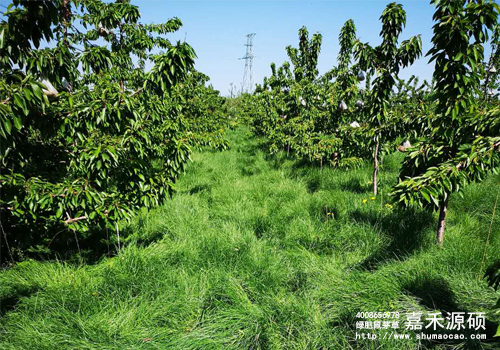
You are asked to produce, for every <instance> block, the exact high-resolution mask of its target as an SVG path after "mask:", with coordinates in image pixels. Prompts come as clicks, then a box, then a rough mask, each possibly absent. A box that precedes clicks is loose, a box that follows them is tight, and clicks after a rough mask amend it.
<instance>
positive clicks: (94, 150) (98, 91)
mask: <svg viewBox="0 0 500 350" xmlns="http://www.w3.org/2000/svg"><path fill="white" fill-rule="evenodd" d="M5 16H6V20H5V21H2V22H1V23H0V33H1V35H0V37H1V38H2V40H1V42H0V56H1V57H2V59H1V61H0V71H1V73H2V74H1V78H0V118H1V123H0V125H1V127H0V136H1V138H2V141H1V162H2V169H3V170H2V175H1V176H0V182H1V187H2V198H1V201H0V210H1V211H2V220H5V223H3V228H4V229H5V231H6V232H7V237H10V240H11V242H10V243H11V245H12V246H14V247H19V248H20V249H26V248H28V247H30V246H34V245H41V246H44V245H50V244H51V243H52V240H53V238H54V237H55V236H56V233H57V232H62V231H64V232H68V233H69V232H74V233H75V234H76V233H78V235H80V236H81V237H87V236H88V234H86V235H83V236H82V233H83V232H90V233H91V232H95V231H97V230H100V229H108V228H109V229H112V230H115V229H116V230H118V222H120V221H121V220H129V219H130V217H131V216H132V215H133V213H134V211H136V210H137V209H139V208H141V207H146V208H151V207H154V206H157V205H159V204H160V203H161V202H162V201H163V200H164V199H165V198H167V197H168V196H169V194H171V193H172V191H173V189H174V183H175V181H176V179H177V178H178V176H179V174H181V173H182V172H183V171H184V168H185V164H186V162H187V161H188V160H189V159H190V154H191V148H192V147H199V146H202V145H210V146H214V147H216V148H219V149H220V148H225V147H227V142H226V141H224V140H223V138H222V135H223V133H224V129H225V126H226V123H225V120H224V117H223V115H222V114H221V113H222V106H223V104H224V100H223V99H222V98H221V97H219V96H218V91H215V90H213V88H212V87H206V86H205V83H206V82H207V80H208V77H206V76H204V75H203V74H201V73H198V72H196V71H195V70H194V59H195V57H196V55H195V52H194V50H193V48H191V46H189V45H188V44H187V43H185V42H182V43H181V42H177V44H175V45H173V44H171V43H170V41H169V40H168V39H166V38H165V37H164V34H167V33H171V32H174V31H176V30H177V29H179V27H180V26H181V22H180V20H179V19H177V18H174V19H171V20H168V21H167V22H166V23H164V24H148V25H144V24H142V23H140V22H139V20H140V14H139V9H138V7H137V6H134V5H131V4H130V2H129V1H121V0H117V1H116V2H113V3H103V2H101V1H99V0H84V1H71V2H69V1H66V0H63V1H44V2H31V1H14V2H13V4H11V5H10V6H9V8H8V10H7V11H6V13H5ZM78 23H80V26H77V24H78ZM28 24H29V25H28ZM82 27H83V28H85V31H82V30H81V28H82ZM79 28H80V29H79ZM43 42H46V43H48V44H54V47H53V48H43V49H38V48H39V47H40V45H41V44H43ZM155 49H161V50H165V51H160V52H159V53H153V51H154V50H155ZM148 60H149V61H151V62H152V63H153V64H154V65H153V68H152V69H151V71H149V72H146V71H145V70H144V67H145V63H146V61H148ZM80 64H81V66H82V68H83V71H82V72H80V71H79V69H78V66H79V65H80ZM4 218H5V219H4ZM75 237H76V236H75ZM60 238H62V239H63V240H64V237H63V236H62V235H61V236H60ZM118 243H119V242H118Z"/></svg>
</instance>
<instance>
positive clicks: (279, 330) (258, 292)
mask: <svg viewBox="0 0 500 350" xmlns="http://www.w3.org/2000/svg"><path fill="white" fill-rule="evenodd" d="M228 138H229V140H230V142H231V149H230V150H229V151H227V152H216V153H215V152H210V151H206V152H203V153H198V152H196V153H194V154H193V156H192V157H193V162H192V163H190V164H189V165H188V169H187V171H186V174H185V175H183V176H182V177H181V178H180V179H179V181H178V183H177V188H178V190H177V191H176V193H175V194H174V195H173V197H172V199H171V200H168V201H166V202H165V203H164V204H163V205H161V206H159V207H157V208H155V209H153V210H151V211H148V212H146V211H144V212H142V213H140V214H139V215H138V216H137V217H135V218H134V219H133V220H132V222H131V226H130V234H129V235H128V236H127V240H128V241H129V242H130V243H129V244H128V245H127V246H126V247H125V248H124V249H123V250H122V253H121V254H120V256H119V257H111V258H103V259H102V260H101V261H99V262H97V263H96V264H93V265H79V264H76V265H75V264H67V263H63V262H57V261H52V262H48V261H44V262H39V261H25V262H22V263H20V264H17V265H16V266H15V267H13V268H11V269H5V270H3V271H0V300H1V301H2V309H1V310H0V348H1V349H2V350H18V349H26V350H28V349H33V350H52V349H54V348H56V349H59V348H62V349H65V348H79V349H141V350H146V349H155V348H160V349H165V348H166V349H182V350H184V349H249V348H253V349H371V348H373V346H374V340H371V339H370V340H368V339H356V336H355V333H356V329H355V326H356V321H361V319H357V318H356V314H357V313H358V312H367V310H373V311H376V312H379V311H380V312H400V313H401V315H400V318H399V319H394V321H397V320H399V325H400V327H401V329H400V330H398V332H402V333H405V334H408V335H409V336H411V339H397V340H395V339H392V340H389V339H384V338H383V337H384V333H385V332H386V330H383V329H375V330H370V332H374V333H376V334H377V335H378V336H379V339H378V340H376V341H377V343H376V347H377V349H384V350H415V349H429V350H430V349H434V350H435V349H436V348H444V349H446V348H459V349H460V348H463V349H470V348H481V347H483V348H487V346H488V345H492V347H493V348H494V347H495V346H496V344H497V343H496V342H495V341H494V339H495V338H494V339H491V338H490V337H489V339H488V340H487V341H485V342H483V341H479V340H468V341H464V340H458V341H456V342H455V341H454V342H453V343H443V344H436V342H434V341H432V342H431V341H429V342H426V341H419V340H417V339H415V335H416V334H419V333H420V330H418V331H411V330H406V329H405V327H404V325H403V324H404V321H405V320H406V313H407V312H408V313H409V312H423V313H424V315H425V316H423V321H424V322H425V323H426V321H425V318H426V317H427V316H426V314H427V313H431V312H432V313H434V312H440V311H443V312H444V311H446V312H454V311H455V312H456V311H457V310H464V311H468V312H485V316H486V319H487V320H488V321H490V322H491V323H490V322H488V325H487V327H488V326H489V325H492V324H496V323H498V322H500V315H496V314H495V313H493V312H492V310H491V309H490V308H489V306H490V305H494V303H495V302H496V300H497V299H498V292H495V291H494V290H493V289H492V288H489V287H487V285H486V283H484V281H482V280H480V279H478V275H482V274H483V273H484V271H481V270H480V266H479V265H480V259H481V256H482V254H483V245H484V234H485V231H486V230H487V228H488V225H489V223H490V215H488V214H491V205H492V203H493V202H494V200H495V197H496V194H498V193H499V192H500V187H498V186H496V187H495V184H496V183H498V180H499V176H493V177H490V178H489V179H488V180H487V181H486V182H483V183H480V184H473V185H471V186H469V187H468V188H467V189H466V190H465V191H464V196H465V199H466V200H464V201H462V200H459V198H458V197H456V198H453V199H452V201H451V203H450V212H449V214H450V216H452V217H453V220H451V221H450V228H452V230H450V234H449V237H448V241H447V249H437V247H435V245H434V244H433V241H432V239H431V238H432V237H431V233H432V231H433V228H432V227H431V225H430V222H431V220H430V218H431V217H432V215H430V213H428V212H427V211H424V210H414V211H410V212H408V211H403V210H400V209H398V208H396V207H395V208H389V207H387V206H386V205H385V204H386V200H387V199H388V197H387V193H388V191H389V189H390V184H391V183H392V182H394V181H395V179H396V178H397V176H398V173H397V167H398V165H399V163H400V160H401V158H402V157H401V154H394V155H390V156H387V157H386V162H385V163H384V165H386V166H383V167H382V168H381V173H380V186H381V192H382V194H381V195H380V196H378V197H377V199H376V200H371V199H370V196H371V193H370V187H369V186H367V185H366V182H367V181H368V180H369V179H370V177H371V167H370V166H363V167H361V168H358V169H355V170H352V171H343V170H340V169H327V168H323V169H322V170H321V169H319V168H317V167H313V166H303V164H302V163H301V162H300V160H292V159H290V158H286V156H285V155H284V154H279V155H277V156H276V157H268V156H267V154H266V151H265V150H262V149H261V148H260V141H261V140H260V139H259V138H255V137H254V136H252V135H249V134H248V133H247V130H245V129H239V130H236V131H234V132H230V133H229V134H228ZM388 164H393V166H391V168H390V169H388V166H387V165H388ZM363 199H368V201H367V202H366V203H364V204H363ZM381 200H383V202H382V201H381ZM471 208H474V210H471ZM493 225H494V226H493V232H499V229H500V220H498V217H497V219H496V220H495V222H494V223H493ZM126 231H128V229H124V230H123V233H124V235H125V232H126ZM494 237H495V239H492V241H491V245H490V246H489V248H488V252H487V260H486V264H487V266H489V265H491V264H493V260H494V259H495V254H496V253H497V252H498V251H499V249H500V240H499V239H498V236H494ZM464 238H466V239H464ZM492 238H493V237H492ZM370 321H380V318H379V319H370ZM489 329H490V328H489V327H488V330H489ZM453 332H454V333H459V334H464V335H465V336H468V335H470V333H467V331H464V330H463V329H462V330H460V331H456V330H454V331H453ZM462 332H463V333H462ZM358 333H359V330H358ZM478 333H480V334H481V333H489V332H485V331H483V330H480V331H478Z"/></svg>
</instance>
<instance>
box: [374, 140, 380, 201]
mask: <svg viewBox="0 0 500 350" xmlns="http://www.w3.org/2000/svg"><path fill="white" fill-rule="evenodd" d="M379 146H380V143H379V141H378V140H377V144H376V145H375V151H374V152H373V195H374V196H376V195H377V173H378V149H379Z"/></svg>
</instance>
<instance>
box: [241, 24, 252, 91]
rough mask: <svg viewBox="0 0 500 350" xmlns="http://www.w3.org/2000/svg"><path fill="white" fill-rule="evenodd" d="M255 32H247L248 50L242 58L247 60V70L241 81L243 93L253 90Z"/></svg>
mask: <svg viewBox="0 0 500 350" xmlns="http://www.w3.org/2000/svg"><path fill="white" fill-rule="evenodd" d="M254 36H255V33H251V34H247V35H246V37H247V43H246V44H245V46H246V47H247V52H246V54H245V56H243V57H242V58H240V60H245V72H244V73H243V82H242V83H241V93H244V92H252V90H253V37H254Z"/></svg>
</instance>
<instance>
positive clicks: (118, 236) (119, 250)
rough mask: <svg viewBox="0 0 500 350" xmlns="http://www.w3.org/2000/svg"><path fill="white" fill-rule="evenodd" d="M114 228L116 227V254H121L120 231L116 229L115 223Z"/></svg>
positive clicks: (116, 224)
mask: <svg viewBox="0 0 500 350" xmlns="http://www.w3.org/2000/svg"><path fill="white" fill-rule="evenodd" d="M115 227H116V237H117V238H118V254H119V253H120V252H121V247H120V230H119V229H118V223H117V222H115Z"/></svg>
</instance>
